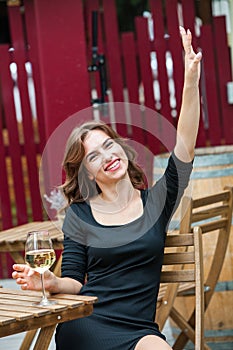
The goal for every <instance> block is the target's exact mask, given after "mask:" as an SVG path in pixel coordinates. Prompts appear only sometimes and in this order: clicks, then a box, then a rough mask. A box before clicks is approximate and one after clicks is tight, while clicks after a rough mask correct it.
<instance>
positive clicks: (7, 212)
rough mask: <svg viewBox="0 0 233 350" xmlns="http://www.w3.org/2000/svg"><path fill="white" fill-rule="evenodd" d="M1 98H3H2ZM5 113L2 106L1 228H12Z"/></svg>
mask: <svg viewBox="0 0 233 350" xmlns="http://www.w3.org/2000/svg"><path fill="white" fill-rule="evenodd" d="M0 99H1V98H0ZM2 120H3V115H2V109H1V108H0V169H1V181H0V200H1V202H0V212H1V214H0V221H1V225H0V230H1V229H7V228H10V227H11V226H12V224H13V222H12V215H11V201H10V194H9V186H8V180H7V165H6V152H5V146H4V135H3V132H4V130H3V125H2Z"/></svg>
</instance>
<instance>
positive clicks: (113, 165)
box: [104, 158, 120, 171]
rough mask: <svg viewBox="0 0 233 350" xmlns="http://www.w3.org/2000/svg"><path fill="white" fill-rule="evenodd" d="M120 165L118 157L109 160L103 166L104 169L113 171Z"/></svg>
mask: <svg viewBox="0 0 233 350" xmlns="http://www.w3.org/2000/svg"><path fill="white" fill-rule="evenodd" d="M119 166H120V159H119V158H117V159H114V160H112V161H111V162H109V163H108V164H107V165H106V166H105V167H104V171H115V170H117V169H118V168H119Z"/></svg>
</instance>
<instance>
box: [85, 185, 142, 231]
mask: <svg viewBox="0 0 233 350" xmlns="http://www.w3.org/2000/svg"><path fill="white" fill-rule="evenodd" d="M139 191H140V197H141V201H142V205H143V212H142V215H140V216H139V217H138V218H137V219H134V220H132V221H130V222H127V223H125V224H122V225H104V224H101V223H100V222H98V221H97V220H96V219H95V217H94V215H93V212H92V208H91V205H90V202H89V201H88V203H87V206H88V208H89V211H90V214H91V217H92V220H93V221H94V222H95V224H97V225H98V226H101V227H104V228H109V227H112V228H114V227H126V226H129V225H132V224H136V223H137V222H138V221H140V220H142V218H143V217H144V215H145V204H146V198H145V193H146V190H139Z"/></svg>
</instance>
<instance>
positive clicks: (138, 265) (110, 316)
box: [56, 154, 192, 350]
mask: <svg viewBox="0 0 233 350" xmlns="http://www.w3.org/2000/svg"><path fill="white" fill-rule="evenodd" d="M191 170H192V163H183V162H181V161H180V160H178V159H177V158H176V157H175V155H174V154H172V156H171V157H170V158H169V162H168V166H167V168H166V171H165V173H164V175H163V176H162V178H161V179H160V180H159V181H158V182H157V183H156V184H155V185H154V186H153V187H152V188H151V189H149V190H142V191H141V198H142V201H143V206H144V212H143V215H142V216H141V217H140V218H138V219H136V220H134V221H133V222H131V223H128V224H125V225H120V224H119V225H118V226H104V225H101V224H99V223H97V222H96V220H95V219H94V217H93V215H92V212H91V208H90V206H89V204H88V203H86V202H83V203H76V204H72V205H71V207H70V208H69V209H68V211H67V214H66V219H65V222H64V226H63V231H64V235H65V239H64V252H63V261H62V276H64V277H65V276H66V277H71V278H74V279H76V280H78V281H80V282H81V283H84V280H85V274H87V282H86V283H85V284H84V286H83V287H82V289H81V291H80V294H82V295H94V296H97V297H98V302H97V303H96V304H95V305H94V312H93V314H92V315H90V316H88V317H86V318H83V319H77V320H73V321H69V322H65V323H63V324H60V325H58V327H57V332H56V346H57V350H66V349H69V350H133V349H134V348H135V346H136V344H137V342H138V341H139V340H140V339H141V338H142V337H143V336H146V335H150V334H152V335H157V336H159V337H161V338H163V339H165V336H164V335H163V334H161V333H160V331H159V329H158V325H157V324H156V323H154V318H155V312H156V299H157V294H158V290H159V279H160V270H161V265H162V260H163V250H164V241H165V237H166V230H167V227H168V224H169V221H170V219H171V216H172V213H173V212H174V210H175V209H176V207H177V206H178V204H179V202H180V198H181V196H182V194H183V192H184V189H185V188H186V187H187V185H188V181H189V177H190V173H191Z"/></svg>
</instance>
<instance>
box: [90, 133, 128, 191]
mask: <svg viewBox="0 0 233 350" xmlns="http://www.w3.org/2000/svg"><path fill="white" fill-rule="evenodd" d="M83 143H84V147H85V158H84V162H85V167H86V169H87V170H88V173H89V177H90V179H95V181H96V182H97V183H98V185H99V186H100V187H101V183H103V184H108V183H111V182H116V181H118V180H120V179H122V178H124V177H125V176H127V174H128V173H127V169H128V158H127V156H126V153H125V151H124V150H123V148H122V147H121V146H120V145H119V144H118V143H117V142H116V141H115V140H114V139H112V138H111V137H109V136H108V135H107V134H106V133H105V132H104V131H102V130H98V129H95V130H91V131H89V132H88V134H87V136H86V138H85V140H84V142H83Z"/></svg>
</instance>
